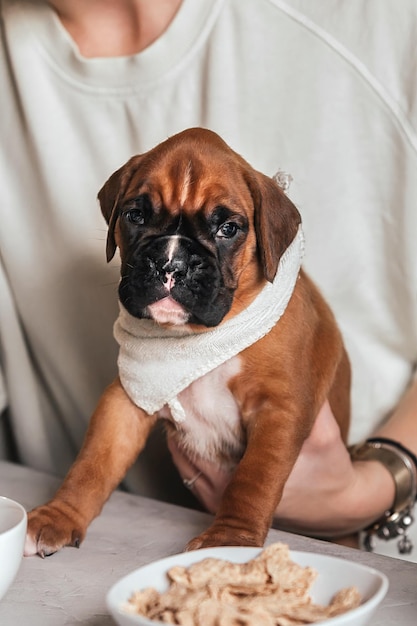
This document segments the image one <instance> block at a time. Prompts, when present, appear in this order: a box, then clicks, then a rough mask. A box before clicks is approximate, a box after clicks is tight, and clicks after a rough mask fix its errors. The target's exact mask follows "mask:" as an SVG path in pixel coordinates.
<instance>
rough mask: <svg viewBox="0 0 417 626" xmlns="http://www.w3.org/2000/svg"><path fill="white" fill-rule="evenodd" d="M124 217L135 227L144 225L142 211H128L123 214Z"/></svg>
mask: <svg viewBox="0 0 417 626" xmlns="http://www.w3.org/2000/svg"><path fill="white" fill-rule="evenodd" d="M123 215H124V217H125V218H126V219H127V221H128V222H130V223H131V224H135V226H142V225H143V224H144V223H145V212H144V211H143V210H142V209H129V210H128V211H125V212H124V214H123Z"/></svg>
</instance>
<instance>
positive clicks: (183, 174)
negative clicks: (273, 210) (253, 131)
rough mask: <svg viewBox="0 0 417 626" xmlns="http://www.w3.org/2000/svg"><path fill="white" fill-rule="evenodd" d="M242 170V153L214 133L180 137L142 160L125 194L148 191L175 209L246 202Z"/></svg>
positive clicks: (161, 146) (196, 208)
mask: <svg viewBox="0 0 417 626" xmlns="http://www.w3.org/2000/svg"><path fill="white" fill-rule="evenodd" d="M207 132H208V131H207ZM242 171H243V170H242V164H241V163H240V158H239V157H238V155H236V154H235V153H234V152H233V151H232V150H231V149H230V148H229V147H228V146H227V145H226V144H225V143H224V142H223V141H222V140H221V139H220V138H219V137H217V136H214V137H212V133H209V134H208V135H204V139H203V140H202V139H201V136H199V137H193V136H192V135H191V136H185V137H182V136H180V137H179V138H173V139H171V140H168V141H167V142H165V143H163V144H160V145H159V146H157V147H156V148H154V149H153V150H151V151H150V152H148V153H146V154H144V155H142V156H141V157H140V158H139V159H138V163H137V167H136V168H135V170H134V171H133V172H132V176H131V179H130V181H129V184H128V185H127V188H126V190H125V194H124V195H125V197H132V196H134V195H137V194H142V193H148V194H149V195H150V197H151V198H152V201H153V203H155V205H158V204H159V205H163V206H167V207H169V208H170V211H172V212H176V211H181V210H187V212H190V213H193V212H196V211H198V210H201V209H204V208H207V209H209V208H210V206H214V205H218V204H223V203H226V204H230V203H232V204H236V205H239V204H241V203H242V202H244V203H245V204H246V202H247V201H248V200H250V193H249V190H248V187H247V185H246V184H245V181H244V177H243V175H242ZM208 205H210V206H208Z"/></svg>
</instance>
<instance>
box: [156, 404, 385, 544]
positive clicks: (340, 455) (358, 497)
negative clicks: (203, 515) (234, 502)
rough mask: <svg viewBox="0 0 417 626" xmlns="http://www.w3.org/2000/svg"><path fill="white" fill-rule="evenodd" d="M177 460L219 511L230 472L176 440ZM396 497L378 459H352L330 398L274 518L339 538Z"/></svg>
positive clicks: (195, 490) (297, 528) (198, 492)
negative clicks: (193, 455) (194, 456)
mask: <svg viewBox="0 0 417 626" xmlns="http://www.w3.org/2000/svg"><path fill="white" fill-rule="evenodd" d="M168 445H169V448H170V451H171V454H172V457H173V461H174V463H175V465H176V466H177V468H178V471H179V472H180V474H181V476H182V478H183V479H185V481H187V480H188V481H193V479H194V478H196V477H197V478H196V480H194V482H192V485H191V488H192V491H193V493H194V494H195V495H196V497H197V498H198V499H199V500H200V501H201V502H202V504H203V505H204V506H205V507H206V509H207V510H208V511H210V512H212V513H215V512H216V510H217V508H218V505H219V502H220V499H221V496H222V494H223V491H224V489H225V487H226V485H227V483H228V482H229V480H230V478H231V475H230V474H228V473H227V472H224V471H222V470H220V469H219V468H218V467H217V466H216V465H215V464H214V463H208V462H206V461H202V460H201V459H197V460H195V461H191V460H190V459H189V458H188V457H187V455H186V454H185V453H184V451H183V450H182V449H180V448H179V447H178V446H177V445H176V444H175V443H174V441H173V440H170V441H169V444H168ZM393 500H394V482H393V480H392V478H391V475H390V474H389V472H388V470H387V469H386V468H385V467H384V466H383V465H382V464H380V463H378V462H376V461H364V462H355V463H352V462H351V459H350V456H349V453H348V451H347V449H346V446H345V444H344V443H343V441H342V439H341V436H340V431H339V427H338V425H337V422H336V420H335V418H334V416H333V413H332V411H331V408H330V406H329V404H328V402H325V404H324V405H323V407H322V409H321V411H320V412H319V414H318V416H317V419H316V421H315V424H314V426H313V429H312V431H311V433H310V436H309V437H308V439H307V440H306V441H305V443H304V445H303V447H302V449H301V453H300V455H299V457H298V459H297V462H296V464H295V466H294V468H293V471H292V472H291V475H290V477H289V479H288V481H287V483H286V485H285V489H284V493H283V497H282V499H281V502H280V503H279V505H278V507H277V510H276V513H275V521H276V524H275V525H277V526H279V527H280V528H283V529H286V530H292V531H296V532H302V533H306V534H313V535H316V536H327V537H332V536H333V537H336V536H341V535H345V534H349V533H352V532H355V531H357V530H359V529H362V528H364V527H366V526H367V525H368V524H370V523H371V522H372V521H374V520H375V519H377V518H378V517H380V516H381V515H382V513H383V512H384V511H385V510H386V509H387V508H389V507H390V505H391V504H392V502H393Z"/></svg>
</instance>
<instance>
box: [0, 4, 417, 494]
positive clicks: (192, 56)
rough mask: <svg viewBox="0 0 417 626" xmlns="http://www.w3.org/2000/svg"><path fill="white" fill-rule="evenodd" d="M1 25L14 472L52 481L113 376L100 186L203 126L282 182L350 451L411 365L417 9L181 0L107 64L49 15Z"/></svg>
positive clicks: (2, 335)
mask: <svg viewBox="0 0 417 626" xmlns="http://www.w3.org/2000/svg"><path fill="white" fill-rule="evenodd" d="M2 19H3V20H4V28H3V31H2V34H1V36H2V57H1V60H0V85H1V116H0V133H1V136H0V185H1V191H0V194H1V196H0V197H1V201H0V224H1V226H0V365H1V371H0V374H1V372H2V376H3V381H2V382H0V400H1V399H3V404H4V405H7V406H8V415H9V419H10V421H11V426H12V430H13V435H14V438H15V443H16V446H17V449H18V453H19V458H20V460H21V461H22V462H24V463H26V464H28V465H30V466H33V467H35V468H38V469H43V470H46V471H52V472H55V473H57V474H59V475H63V474H64V473H65V471H66V470H67V468H68V466H69V463H70V462H71V461H72V460H73V458H74V456H75V454H76V452H77V450H78V449H79V447H80V445H81V442H82V438H83V435H84V433H85V429H86V426H87V423H88V419H89V417H90V414H91V412H92V410H93V408H94V406H95V404H96V402H97V399H98V397H99V395H100V394H101V392H102V391H103V388H104V387H105V385H106V384H107V383H109V382H110V381H111V380H112V378H113V377H114V375H115V374H116V353H117V346H116V343H115V341H114V339H113V336H112V325H113V322H114V320H115V318H116V316H117V284H118V262H117V259H116V260H114V261H113V262H112V263H111V264H109V265H106V262H105V238H106V225H105V222H104V220H103V218H102V216H101V213H100V210H99V207H98V204H97V201H96V195H97V192H98V190H99V189H100V187H101V186H102V184H103V183H104V181H105V180H106V179H107V178H108V176H109V175H110V174H111V173H112V172H113V171H114V170H115V169H117V168H118V167H120V165H122V164H123V163H124V162H125V161H126V160H127V159H128V158H129V157H130V156H132V155H133V154H136V153H140V152H143V151H146V150H148V149H150V148H151V147H153V146H154V145H155V144H157V143H159V142H160V141H161V140H163V139H165V138H166V137H167V136H169V135H172V134H174V133H175V132H178V131H180V130H182V129H184V128H187V127H190V126H198V125H199V126H205V127H208V128H211V129H213V130H215V131H216V132H218V133H220V134H221V135H222V136H223V138H224V139H225V140H226V141H227V142H228V143H229V144H230V145H231V146H232V147H233V148H234V149H235V150H236V151H238V152H240V153H241V154H242V156H244V158H246V160H248V161H249V162H250V163H251V164H252V165H253V166H254V167H256V168H257V169H259V170H261V171H263V172H264V173H266V174H269V175H272V174H274V173H275V172H276V171H277V170H278V169H279V168H283V169H285V170H286V171H289V172H290V173H291V174H292V176H293V178H294V182H293V185H292V187H291V189H290V192H289V195H290V197H291V198H292V199H293V201H294V202H295V203H296V204H297V206H298V208H299V209H300V212H301V214H302V216H303V221H304V230H305V237H306V257H305V263H304V266H305V268H306V270H307V271H308V272H309V273H310V275H311V276H312V277H313V278H314V279H315V281H316V282H317V284H318V285H319V286H320V287H321V289H322V291H323V293H324V295H325V296H326V297H327V299H328V301H329V302H330V304H331V306H332V307H333V310H334V311H335V313H336V316H337V319H338V321H339V323H340V326H341V328H342V331H343V334H344V337H345V341H346V345H347V348H348V351H349V354H350V358H351V361H352V368H353V391H352V398H353V416H352V428H351V436H350V439H351V441H352V442H356V441H358V440H360V439H362V438H364V437H365V436H368V435H370V434H371V433H372V432H373V431H374V429H375V427H376V426H377V425H378V424H379V423H381V421H383V420H384V419H385V418H386V417H387V416H388V415H389V413H390V412H391V411H392V409H393V408H394V407H395V405H396V404H397V402H398V400H399V398H400V397H401V395H402V394H403V393H404V390H405V389H406V387H407V385H408V384H409V383H410V381H411V379H412V377H413V373H414V370H415V365H416V361H417V321H416V320H417V246H416V244H415V240H416V234H417V206H416V205H417V175H416V172H417V73H416V71H415V70H416V67H417V58H416V46H415V38H414V33H415V32H416V27H417V7H416V3H415V2H414V1H413V0H402V3H401V10H399V8H398V3H397V1H396V0H384V2H380V1H379V0H366V1H363V0H345V1H343V0H339V1H338V2H335V1H331V0H329V1H328V2H311V1H310V0H290V1H287V2H283V1H281V0H184V1H183V4H182V5H181V8H180V9H179V11H178V13H177V15H176V17H175V18H174V20H173V22H172V23H171V25H170V26H169V28H168V29H167V31H166V32H165V33H164V34H163V36H162V37H161V38H160V39H158V40H157V41H156V42H155V43H154V44H152V45H151V46H150V47H149V48H147V49H146V50H144V51H143V52H142V53H140V54H138V55H134V56H132V57H119V58H112V59H107V58H106V59H102V58H96V59H85V58H83V57H82V56H81V55H80V54H79V52H78V50H77V48H76V46H75V45H74V43H73V41H72V40H71V38H70V36H69V35H68V33H67V32H66V31H65V29H64V28H63V26H62V25H61V23H60V21H59V20H58V18H57V17H56V15H55V14H54V13H53V11H52V10H51V9H50V8H49V7H48V6H47V4H46V3H45V4H44V3H42V2H34V1H30V0H26V1H25V0H16V1H13V0H3V2H2ZM0 381H1V376H0ZM2 389H3V391H2ZM143 471H144V470H143ZM149 474H152V471H151V472H150V473H149ZM130 480H131V485H132V486H133V488H134V489H136V490H137V491H139V492H142V493H147V494H152V495H155V494H156V495H158V493H157V489H156V488H155V486H154V482H155V480H156V478H155V477H153V476H151V475H146V474H141V475H138V474H137V472H136V471H135V468H134V469H133V470H132V471H131V472H130Z"/></svg>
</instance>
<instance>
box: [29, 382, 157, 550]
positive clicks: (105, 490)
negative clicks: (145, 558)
mask: <svg viewBox="0 0 417 626" xmlns="http://www.w3.org/2000/svg"><path fill="white" fill-rule="evenodd" d="M154 424H155V418H154V417H151V416H149V415H147V414H146V413H145V412H144V411H142V410H141V409H139V408H137V407H136V406H135V405H134V404H133V403H132V402H131V400H130V399H129V398H128V396H127V395H126V393H125V392H124V390H123V388H122V386H121V385H120V382H119V380H118V379H116V381H115V382H114V383H112V384H111V385H110V386H109V387H108V388H107V390H106V391H105V392H104V394H103V396H102V397H101V400H100V402H99V404H98V406H97V408H96V410H95V412H94V414H93V416H92V418H91V421H90V425H89V427H88V430H87V434H86V437H85V441H84V444H83V447H82V449H81V451H80V453H79V455H78V457H77V459H76V460H75V462H74V464H73V466H72V467H71V469H70V471H69V473H68V475H67V476H66V478H65V480H64V482H63V484H62V486H61V487H60V488H59V490H58V491H57V493H56V494H55V496H54V497H53V499H52V500H51V501H50V502H48V503H47V504H46V505H43V506H39V507H37V508H36V509H34V510H33V511H31V512H30V513H29V516H28V532H27V537H26V546H25V555H26V556H29V555H33V554H36V553H38V554H39V555H41V556H42V557H44V556H48V555H50V554H53V553H54V552H56V551H57V550H59V549H60V548H62V547H63V546H68V545H69V546H75V547H78V546H79V544H80V543H81V541H82V540H83V539H84V536H85V533H86V531H87V528H88V525H89V524H90V522H91V521H92V520H93V519H94V518H95V517H96V516H97V515H98V514H99V513H100V511H101V509H102V507H103V504H104V503H105V502H106V500H107V498H108V497H109V496H110V494H111V492H112V491H113V490H114V489H115V488H116V487H117V486H118V484H119V483H120V482H121V480H122V479H123V477H124V476H125V474H126V472H127V470H128V468H129V467H130V466H131V465H132V463H133V462H134V461H135V459H136V457H137V456H138V454H139V453H140V451H141V450H142V448H143V447H144V445H145V443H146V439H147V437H148V435H149V432H150V430H151V429H152V426H153V425H154Z"/></svg>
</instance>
